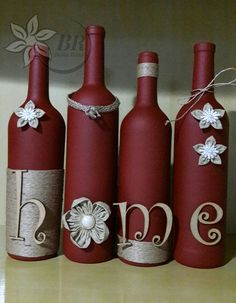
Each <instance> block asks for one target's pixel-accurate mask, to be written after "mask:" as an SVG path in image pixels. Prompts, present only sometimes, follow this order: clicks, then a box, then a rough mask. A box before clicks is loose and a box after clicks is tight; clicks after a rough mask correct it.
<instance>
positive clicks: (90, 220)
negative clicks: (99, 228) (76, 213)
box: [81, 215, 96, 229]
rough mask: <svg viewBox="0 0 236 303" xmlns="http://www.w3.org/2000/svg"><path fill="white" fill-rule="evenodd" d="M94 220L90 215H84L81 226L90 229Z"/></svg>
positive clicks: (93, 224)
mask: <svg viewBox="0 0 236 303" xmlns="http://www.w3.org/2000/svg"><path fill="white" fill-rule="evenodd" d="M95 223H96V221H95V218H94V216H92V215H84V216H83V218H82V220H81V224H82V226H83V228H85V229H92V228H93V227H94V226H95Z"/></svg>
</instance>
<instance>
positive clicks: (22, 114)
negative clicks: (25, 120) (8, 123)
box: [15, 107, 24, 118]
mask: <svg viewBox="0 0 236 303" xmlns="http://www.w3.org/2000/svg"><path fill="white" fill-rule="evenodd" d="M15 114H16V115H17V117H20V118H21V117H22V116H24V108H22V107H19V108H17V110H16V111H15Z"/></svg>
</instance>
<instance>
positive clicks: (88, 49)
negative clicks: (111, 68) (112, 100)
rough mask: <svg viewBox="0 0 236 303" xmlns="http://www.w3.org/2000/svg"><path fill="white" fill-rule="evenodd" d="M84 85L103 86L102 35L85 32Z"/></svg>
mask: <svg viewBox="0 0 236 303" xmlns="http://www.w3.org/2000/svg"><path fill="white" fill-rule="evenodd" d="M84 85H102V86H104V35H103V34H99V33H96V34H95V33H91V34H89V33H87V34H86V41H85V66H84Z"/></svg>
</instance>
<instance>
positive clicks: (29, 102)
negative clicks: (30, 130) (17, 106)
mask: <svg viewBox="0 0 236 303" xmlns="http://www.w3.org/2000/svg"><path fill="white" fill-rule="evenodd" d="M34 108H35V104H34V102H33V101H32V100H29V101H28V102H27V103H26V105H25V109H34Z"/></svg>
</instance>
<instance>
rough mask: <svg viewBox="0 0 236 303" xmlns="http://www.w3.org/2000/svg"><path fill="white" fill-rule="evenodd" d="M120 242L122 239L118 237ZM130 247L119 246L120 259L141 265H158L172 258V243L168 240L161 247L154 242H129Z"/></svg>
mask: <svg viewBox="0 0 236 303" xmlns="http://www.w3.org/2000/svg"><path fill="white" fill-rule="evenodd" d="M118 239H119V242H122V237H120V236H119V235H118ZM128 242H129V245H127V246H119V245H118V251H117V254H118V256H119V257H121V258H123V259H125V260H127V261H131V262H135V263H140V264H158V263H164V262H166V261H168V259H169V257H170V253H169V252H170V241H169V240H167V241H166V242H165V243H164V244H163V245H162V246H161V247H157V246H155V245H154V244H153V243H152V242H145V241H136V240H128Z"/></svg>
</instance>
